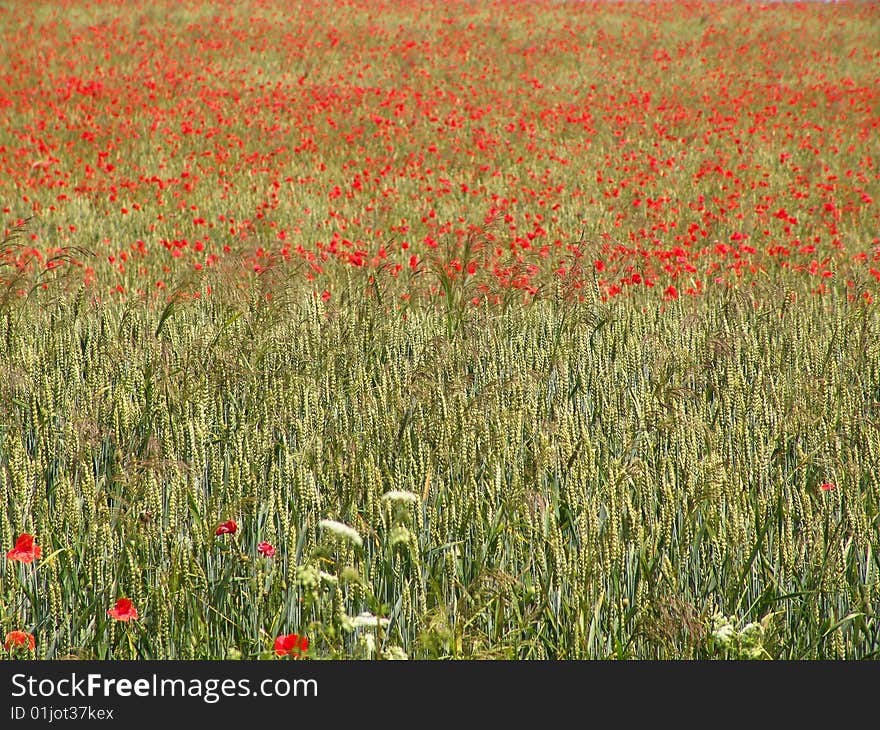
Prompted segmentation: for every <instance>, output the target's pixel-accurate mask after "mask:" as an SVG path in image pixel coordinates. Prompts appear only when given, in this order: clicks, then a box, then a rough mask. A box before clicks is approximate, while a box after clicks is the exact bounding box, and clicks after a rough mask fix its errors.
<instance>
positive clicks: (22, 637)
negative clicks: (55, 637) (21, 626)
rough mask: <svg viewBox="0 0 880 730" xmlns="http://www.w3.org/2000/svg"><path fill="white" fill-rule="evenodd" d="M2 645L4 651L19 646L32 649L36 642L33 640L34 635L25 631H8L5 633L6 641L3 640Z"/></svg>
mask: <svg viewBox="0 0 880 730" xmlns="http://www.w3.org/2000/svg"><path fill="white" fill-rule="evenodd" d="M3 646H4V647H5V649H6V651H12V650H13V649H19V648H23V649H30V650H31V651H33V649H34V647H35V646H36V643H35V642H34V635H33V634H29V633H28V632H27V631H10V632H9V633H8V634H6V641H4V642H3Z"/></svg>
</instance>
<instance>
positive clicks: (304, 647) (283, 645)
mask: <svg viewBox="0 0 880 730" xmlns="http://www.w3.org/2000/svg"><path fill="white" fill-rule="evenodd" d="M308 648H309V640H308V639H307V638H306V637H305V636H299V635H298V634H282V635H281V636H279V637H278V638H277V639H275V653H276V654H277V655H278V656H285V655H287V656H292V657H296V656H299V654H300V652H305V651H308Z"/></svg>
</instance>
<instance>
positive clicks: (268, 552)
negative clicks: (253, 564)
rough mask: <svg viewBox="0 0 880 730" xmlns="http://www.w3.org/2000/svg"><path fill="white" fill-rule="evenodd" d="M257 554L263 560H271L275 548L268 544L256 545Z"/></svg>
mask: <svg viewBox="0 0 880 730" xmlns="http://www.w3.org/2000/svg"><path fill="white" fill-rule="evenodd" d="M257 552H258V553H259V554H260V555H262V556H263V557H264V558H271V557H274V556H275V546H274V545H272V544H271V543H268V542H261V543H260V544H259V545H257Z"/></svg>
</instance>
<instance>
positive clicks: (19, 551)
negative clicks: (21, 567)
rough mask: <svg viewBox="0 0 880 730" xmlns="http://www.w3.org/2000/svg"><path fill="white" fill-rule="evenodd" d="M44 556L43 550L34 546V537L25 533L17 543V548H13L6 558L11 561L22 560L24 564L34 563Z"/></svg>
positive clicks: (19, 537)
mask: <svg viewBox="0 0 880 730" xmlns="http://www.w3.org/2000/svg"><path fill="white" fill-rule="evenodd" d="M42 554H43V548H41V547H40V546H39V545H35V544H34V536H33V535H28V534H27V533H26V532H23V533H22V534H21V535H19V536H18V540H16V541H15V547H14V548H12V550H10V551H9V552H8V553H6V557H7V558H8V559H9V560H20V561H21V562H22V563H32V562H33V561H34V560H37V559H38V558H39V557H40V556H41V555H42Z"/></svg>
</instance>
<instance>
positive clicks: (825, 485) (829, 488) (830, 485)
mask: <svg viewBox="0 0 880 730" xmlns="http://www.w3.org/2000/svg"><path fill="white" fill-rule="evenodd" d="M819 489H821V490H822V491H823V492H830V491H832V490H833V489H837V487H836V486H835V485H834V484H833V483H832V482H823V483H822V484H820V485H819Z"/></svg>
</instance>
